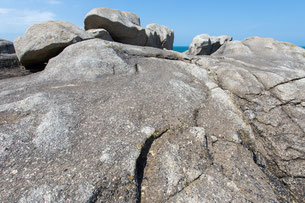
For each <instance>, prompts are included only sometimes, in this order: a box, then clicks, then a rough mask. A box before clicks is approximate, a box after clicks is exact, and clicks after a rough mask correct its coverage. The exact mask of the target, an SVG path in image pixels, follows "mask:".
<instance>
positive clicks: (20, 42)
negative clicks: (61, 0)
mask: <svg viewBox="0 0 305 203" xmlns="http://www.w3.org/2000/svg"><path fill="white" fill-rule="evenodd" d="M90 38H93V37H92V36H91V35H90V34H88V33H87V32H85V31H84V30H81V29H80V28H78V27H76V26H75V25H73V24H72V23H69V22H66V21H46V22H43V23H40V24H36V25H33V26H31V27H30V28H29V29H28V30H27V31H26V33H25V35H24V36H22V37H18V38H16V39H15V41H14V45H15V48H16V53H17V56H18V58H19V60H20V62H21V64H22V65H24V66H25V67H27V68H29V69H31V67H35V66H41V65H43V64H44V63H47V62H48V60H49V59H50V58H52V57H54V56H56V55H58V54H59V53H60V52H61V51H62V50H63V49H64V48H66V47H67V46H69V45H71V44H74V43H76V42H79V41H82V40H85V39H90Z"/></svg>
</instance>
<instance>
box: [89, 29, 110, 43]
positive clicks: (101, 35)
mask: <svg viewBox="0 0 305 203" xmlns="http://www.w3.org/2000/svg"><path fill="white" fill-rule="evenodd" d="M87 32H88V33H90V34H91V35H92V36H93V37H94V38H98V39H103V40H107V41H113V39H112V37H111V35H110V34H109V32H108V31H107V30H105V29H91V30H87Z"/></svg>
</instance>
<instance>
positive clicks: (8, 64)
mask: <svg viewBox="0 0 305 203" xmlns="http://www.w3.org/2000/svg"><path fill="white" fill-rule="evenodd" d="M19 65H20V64H19V60H18V58H17V56H16V54H15V48H14V45H13V43H12V42H10V41H7V40H2V39H0V69H3V68H15V67H19Z"/></svg>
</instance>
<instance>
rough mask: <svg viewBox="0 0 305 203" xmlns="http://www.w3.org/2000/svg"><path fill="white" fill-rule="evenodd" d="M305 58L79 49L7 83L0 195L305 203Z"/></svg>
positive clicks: (109, 46) (281, 48)
mask: <svg viewBox="0 0 305 203" xmlns="http://www.w3.org/2000/svg"><path fill="white" fill-rule="evenodd" d="M266 44H267V46H268V47H269V49H266ZM232 46H234V47H235V49H234V50H235V52H233V53H232V52H231V51H230V49H231V47H232ZM245 47H247V48H248V49H249V52H248V53H247V54H248V55H246V54H245V52H244V51H243V50H244V49H246V48H245ZM237 49H241V50H240V51H239V50H237ZM304 54H305V50H304V49H300V48H298V47H295V46H293V45H291V44H287V43H282V42H277V41H275V40H271V39H263V38H250V39H247V40H244V41H243V42H239V43H236V42H229V43H226V44H225V45H224V46H223V47H222V48H221V49H220V50H218V51H217V52H216V53H214V54H213V55H212V56H187V55H185V54H181V53H178V52H174V51H167V50H161V49H156V48H152V47H138V46H133V45H125V44H121V43H116V42H108V41H104V40H100V39H92V40H87V41H83V42H79V43H77V44H73V45H71V46H69V47H67V48H66V49H65V50H64V51H63V52H62V53H60V54H59V55H58V56H56V57H54V58H53V59H51V60H50V62H49V63H48V65H47V67H46V68H45V70H44V71H42V72H39V73H35V74H32V75H29V76H25V77H21V78H11V79H5V80H1V81H0V90H1V91H0V97H1V100H0V139H1V140H0V141H1V142H0V163H1V164H0V166H1V168H0V175H1V179H0V199H1V200H2V201H4V202H39V201H40V202H223V201H224V202H293V201H294V202H304V191H305V190H304V186H305V179H304V176H305V174H304V171H305V170H304V165H305V164H304V153H305V147H304V146H305V140H304V137H305V133H304V131H305V126H304V118H305V111H304V108H305V105H304V102H305V95H304V92H303V90H304V84H305V83H304V78H305V68H304V65H303V64H304V62H305V55H304ZM252 57H254V58H256V59H257V60H254V59H253V60H252V59H251V58H252Z"/></svg>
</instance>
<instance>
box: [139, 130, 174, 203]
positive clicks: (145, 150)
mask: <svg viewBox="0 0 305 203" xmlns="http://www.w3.org/2000/svg"><path fill="white" fill-rule="evenodd" d="M168 130H169V129H166V130H164V131H162V132H161V133H159V134H154V135H152V136H150V137H149V138H148V139H147V140H146V141H145V143H144V146H143V147H142V149H141V153H140V155H139V157H138V158H137V161H136V169H135V178H136V182H137V201H136V202H137V203H140V202H141V197H142V194H141V193H142V182H143V177H144V170H145V167H146V164H147V155H148V153H149V150H150V148H151V146H152V144H153V142H154V141H155V140H156V139H158V138H160V137H161V136H162V135H164V134H165V133H166V132H167V131H168Z"/></svg>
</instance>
